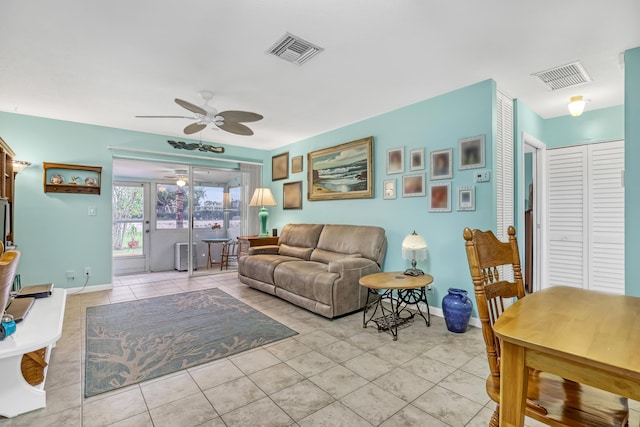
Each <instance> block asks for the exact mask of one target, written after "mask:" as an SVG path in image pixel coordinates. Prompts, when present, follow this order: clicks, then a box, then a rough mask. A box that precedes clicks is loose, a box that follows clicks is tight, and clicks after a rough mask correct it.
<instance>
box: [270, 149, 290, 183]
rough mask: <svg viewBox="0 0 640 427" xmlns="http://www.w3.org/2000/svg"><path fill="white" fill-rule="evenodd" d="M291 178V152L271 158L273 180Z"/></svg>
mask: <svg viewBox="0 0 640 427" xmlns="http://www.w3.org/2000/svg"><path fill="white" fill-rule="evenodd" d="M287 178H289V152H288V151H287V152H286V153H282V154H278V155H277V156H273V157H271V180H272V181H277V180H279V179H287Z"/></svg>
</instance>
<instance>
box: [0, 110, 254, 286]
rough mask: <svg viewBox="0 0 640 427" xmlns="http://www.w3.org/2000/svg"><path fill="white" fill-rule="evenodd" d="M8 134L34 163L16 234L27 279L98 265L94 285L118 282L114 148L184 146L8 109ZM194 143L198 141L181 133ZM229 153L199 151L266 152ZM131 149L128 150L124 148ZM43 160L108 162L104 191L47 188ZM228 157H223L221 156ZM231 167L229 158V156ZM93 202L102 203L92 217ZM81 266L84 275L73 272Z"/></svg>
mask: <svg viewBox="0 0 640 427" xmlns="http://www.w3.org/2000/svg"><path fill="white" fill-rule="evenodd" d="M0 129H1V132H2V138H3V139H4V140H5V141H6V143H7V144H9V146H10V147H11V148H12V149H13V150H14V151H15V153H16V158H17V159H20V160H26V161H29V162H31V163H32V165H31V166H30V167H28V168H26V169H25V170H23V171H22V172H21V173H20V174H19V175H18V176H17V177H16V183H15V185H16V189H15V240H16V243H17V244H18V247H19V249H20V250H21V252H22V255H21V259H20V265H19V271H18V272H19V273H20V275H21V279H22V283H23V284H33V283H42V282H53V283H55V285H56V286H58V287H79V286H82V285H83V284H84V278H83V277H82V271H83V269H84V267H91V268H92V272H93V275H92V276H91V278H90V280H89V283H88V286H91V285H105V284H110V283H111V183H112V173H111V170H112V158H113V155H114V152H113V151H112V150H109V149H108V148H107V147H108V146H122V147H127V148H136V149H142V150H152V151H159V152H166V153H167V154H175V153H179V154H194V152H191V151H186V152H185V151H184V150H181V151H180V152H178V151H177V150H175V149H174V148H172V147H171V146H169V144H167V142H166V141H167V139H173V140H175V139H177V138H174V137H167V136H162V135H154V134H148V133H141V132H132V131H127V130H122V129H113V128H107V127H100V126H92V125H86V124H79V123H72V122H65V121H60V120H51V119H43V118H37V117H31V116H24V115H18V114H10V113H2V112H0ZM180 140H181V141H186V142H197V141H193V140H187V139H180ZM225 149H226V152H225V153H224V154H222V155H220V154H213V153H210V154H209V153H196V154H198V155H201V156H202V157H211V158H212V159H215V158H227V159H238V160H251V161H259V162H262V161H263V160H264V158H265V156H266V154H265V152H264V151H259V150H252V149H248V148H239V147H233V146H228V147H227V146H225ZM120 154H124V155H127V153H124V152H120ZM129 155H132V156H138V157H144V158H147V159H165V160H167V159H171V160H172V161H173V162H174V163H181V162H184V163H193V164H199V165H203V166H214V165H215V164H216V162H215V161H213V160H212V161H206V160H195V159H183V160H181V159H177V158H171V157H168V156H162V155H141V154H133V153H130V154H129ZM42 162H53V163H68V164H79V165H89V166H102V188H101V194H100V195H99V196H98V195H85V194H58V193H45V192H44V191H43V178H42V175H43V170H42ZM217 163H220V162H217ZM224 165H225V167H229V164H228V163H224ZM89 206H95V207H96V208H97V215H96V216H89V215H88V214H87V210H88V207H89ZM67 270H75V272H76V279H75V280H72V281H70V280H67V278H66V274H65V272H66V271H67Z"/></svg>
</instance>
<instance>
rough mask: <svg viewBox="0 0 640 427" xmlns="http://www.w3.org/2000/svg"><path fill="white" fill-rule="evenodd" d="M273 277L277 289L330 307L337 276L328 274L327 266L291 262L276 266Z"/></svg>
mask: <svg viewBox="0 0 640 427" xmlns="http://www.w3.org/2000/svg"><path fill="white" fill-rule="evenodd" d="M273 277H274V279H275V284H276V286H277V287H278V288H282V289H285V290H287V291H289V292H292V293H294V294H296V295H300V296H302V297H305V298H309V299H311V300H314V301H318V302H321V303H323V304H327V305H332V304H333V299H332V295H333V283H334V282H335V281H336V279H338V277H339V275H338V274H336V273H329V271H328V270H327V264H323V263H321V262H314V261H292V262H285V263H282V264H279V265H278V266H276V268H275V271H274V272H273ZM276 295H277V290H276Z"/></svg>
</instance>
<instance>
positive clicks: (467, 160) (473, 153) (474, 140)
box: [458, 135, 484, 170]
mask: <svg viewBox="0 0 640 427" xmlns="http://www.w3.org/2000/svg"><path fill="white" fill-rule="evenodd" d="M458 153H459V156H458V169H459V170H463V169H476V168H483V167H484V135H478V136H472V137H471V138H463V139H460V140H458Z"/></svg>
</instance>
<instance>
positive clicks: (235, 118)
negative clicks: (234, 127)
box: [216, 110, 263, 122]
mask: <svg viewBox="0 0 640 427" xmlns="http://www.w3.org/2000/svg"><path fill="white" fill-rule="evenodd" d="M216 115H217V116H222V117H224V120H225V121H230V122H257V121H258V120H262V119H263V117H262V115H261V114H258V113H250V112H249V111H233V110H231V111H223V112H221V113H218V114H216Z"/></svg>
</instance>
